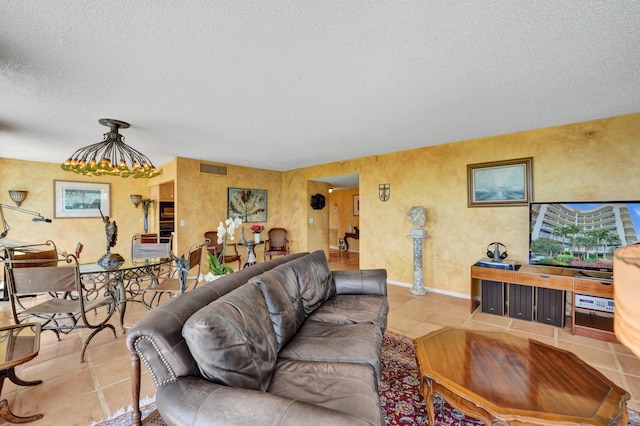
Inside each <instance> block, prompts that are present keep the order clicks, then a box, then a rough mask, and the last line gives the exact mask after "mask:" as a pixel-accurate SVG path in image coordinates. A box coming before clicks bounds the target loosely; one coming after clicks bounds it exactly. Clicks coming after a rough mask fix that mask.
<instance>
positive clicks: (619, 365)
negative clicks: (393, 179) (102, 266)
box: [0, 251, 640, 426]
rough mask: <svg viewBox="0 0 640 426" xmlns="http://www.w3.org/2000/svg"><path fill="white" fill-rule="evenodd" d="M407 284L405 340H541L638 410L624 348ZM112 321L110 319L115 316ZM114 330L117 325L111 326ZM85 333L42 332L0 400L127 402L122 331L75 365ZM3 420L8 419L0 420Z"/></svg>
mask: <svg viewBox="0 0 640 426" xmlns="http://www.w3.org/2000/svg"><path fill="white" fill-rule="evenodd" d="M330 263H331V267H332V269H334V270H338V269H357V268H358V256H357V253H342V254H338V253H337V252H333V251H332V253H331V256H330ZM409 290H410V289H409V288H407V287H400V286H396V285H389V287H388V292H389V304H390V308H391V309H390V312H389V321H388V329H389V330H391V331H394V332H396V333H399V334H403V335H406V336H409V337H413V338H415V337H419V336H422V335H424V334H426V333H429V332H431V331H434V330H437V329H439V328H440V327H442V326H445V325H451V326H460V327H470V328H479V329H486V330H496V331H497V330H500V331H507V332H509V333H513V334H515V335H518V336H522V337H530V338H534V339H538V340H541V341H543V342H545V343H549V344H552V345H555V346H558V347H561V348H563V349H567V350H570V351H572V352H574V353H576V354H577V355H578V356H580V357H581V358H582V359H584V360H585V361H586V362H588V363H589V364H591V365H593V366H594V367H595V368H597V369H598V370H599V371H601V372H602V373H603V374H604V375H605V376H607V377H608V378H609V379H611V380H612V381H613V382H615V383H617V384H618V385H619V386H621V387H623V388H624V389H627V390H628V391H629V392H630V393H631V394H632V397H633V399H632V400H631V401H630V402H629V407H630V408H632V409H634V410H639V411H640V360H638V358H636V357H635V356H634V355H632V354H631V353H630V352H629V351H628V350H627V349H626V348H625V347H624V346H622V345H620V344H613V343H608V342H602V341H599V340H594V339H590V338H586V337H580V336H573V335H572V334H571V330H569V329H566V328H565V329H560V328H557V327H552V326H547V325H543V324H538V323H532V322H527V321H521V320H516V319H511V318H508V317H500V316H496V315H491V314H485V313H482V312H478V311H476V312H474V313H473V314H470V313H469V301H468V300H467V299H461V298H456V297H451V296H446V295H442V294H438V293H429V294H427V295H425V296H414V295H412V294H411V293H410V292H409ZM9 309H10V308H9V303H8V302H0V325H4V324H10V323H11V319H10V311H9ZM144 312H146V309H145V308H144V307H143V306H142V305H140V304H137V303H135V304H129V305H128V306H127V318H126V320H127V322H128V323H132V322H134V321H135V320H136V319H137V318H138V317H139V316H140V315H142V314H144ZM112 321H114V324H115V320H112ZM116 328H118V327H116ZM86 335H87V332H86V330H78V331H74V332H73V333H71V334H69V335H67V336H63V337H62V340H61V341H57V340H56V337H55V335H54V334H53V333H51V332H45V333H43V334H42V337H41V349H40V353H39V355H38V356H37V357H36V358H35V359H34V360H32V361H29V362H27V363H26V364H24V365H21V366H18V367H17V368H16V372H17V375H18V377H21V378H23V379H25V380H35V379H42V380H43V383H42V384H41V385H37V386H33V387H20V386H16V385H14V384H13V383H11V382H10V381H8V380H7V381H5V384H4V388H3V391H2V398H6V399H7V400H8V401H9V406H10V407H11V410H12V411H13V412H14V413H16V414H18V415H31V414H35V413H43V414H44V418H43V419H42V420H38V421H35V422H32V423H31V424H33V425H34V426H39V425H69V426H73V425H79V426H88V425H90V424H91V423H92V422H93V421H97V420H100V419H102V418H104V417H106V416H107V415H109V414H110V413H113V412H114V411H116V410H118V409H119V408H122V407H128V406H129V405H130V404H131V387H130V381H129V377H130V356H129V352H128V350H127V348H126V344H125V336H124V335H122V332H121V331H120V330H119V329H118V337H117V339H114V338H113V335H112V334H111V333H110V332H109V331H103V332H101V333H99V334H98V335H97V336H96V337H95V338H94V340H93V341H92V342H91V344H90V345H89V348H88V349H87V354H86V362H84V363H80V349H81V346H82V340H83V338H84V337H86ZM141 394H142V395H150V396H151V395H154V394H155V388H154V385H153V383H152V381H151V379H150V377H149V374H148V373H147V372H146V371H144V373H143V377H142V390H141ZM5 424H6V423H5Z"/></svg>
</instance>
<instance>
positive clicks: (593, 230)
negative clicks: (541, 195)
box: [529, 201, 640, 272]
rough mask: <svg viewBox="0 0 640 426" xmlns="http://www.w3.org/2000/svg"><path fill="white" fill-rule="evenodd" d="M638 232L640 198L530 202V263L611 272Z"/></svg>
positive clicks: (635, 238)
mask: <svg viewBox="0 0 640 426" xmlns="http://www.w3.org/2000/svg"><path fill="white" fill-rule="evenodd" d="M638 231H640V201H598V202H549V203H530V204H529V264H530V265H545V266H558V267H563V268H575V269H578V270H591V271H603V272H612V271H613V251H614V250H615V249H617V248H619V247H624V246H628V245H631V244H636V243H637V242H638V240H639V235H638Z"/></svg>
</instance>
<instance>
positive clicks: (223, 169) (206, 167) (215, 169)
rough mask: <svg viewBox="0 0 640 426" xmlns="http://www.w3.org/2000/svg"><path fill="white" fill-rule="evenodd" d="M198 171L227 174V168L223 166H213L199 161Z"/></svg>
mask: <svg viewBox="0 0 640 426" xmlns="http://www.w3.org/2000/svg"><path fill="white" fill-rule="evenodd" d="M200 173H209V174H211V175H220V176H226V175H227V168H226V167H225V166H215V165H213V164H204V163H200Z"/></svg>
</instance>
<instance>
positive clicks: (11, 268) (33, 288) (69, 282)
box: [6, 253, 80, 297]
mask: <svg viewBox="0 0 640 426" xmlns="http://www.w3.org/2000/svg"><path fill="white" fill-rule="evenodd" d="M6 270H7V272H8V273H9V280H8V284H9V293H10V294H11V295H12V296H14V297H16V296H19V295H26V294H37V293H57V292H75V291H79V290H80V286H79V283H80V272H79V266H78V261H77V259H76V258H75V256H73V255H69V256H67V257H66V258H62V259H58V258H56V259H55V260H52V259H49V258H44V259H43V258H40V259H34V258H33V256H32V253H27V254H17V255H14V258H13V259H12V260H9V261H8V262H7V269H6Z"/></svg>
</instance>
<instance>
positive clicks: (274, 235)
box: [269, 228, 287, 250]
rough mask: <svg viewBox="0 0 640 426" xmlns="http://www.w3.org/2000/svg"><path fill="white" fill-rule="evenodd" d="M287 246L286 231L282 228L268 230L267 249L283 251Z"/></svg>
mask: <svg viewBox="0 0 640 426" xmlns="http://www.w3.org/2000/svg"><path fill="white" fill-rule="evenodd" d="M286 246H287V230H286V229H284V228H271V229H269V249H270V250H280V249H282V250H284V249H285V248H286Z"/></svg>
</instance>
